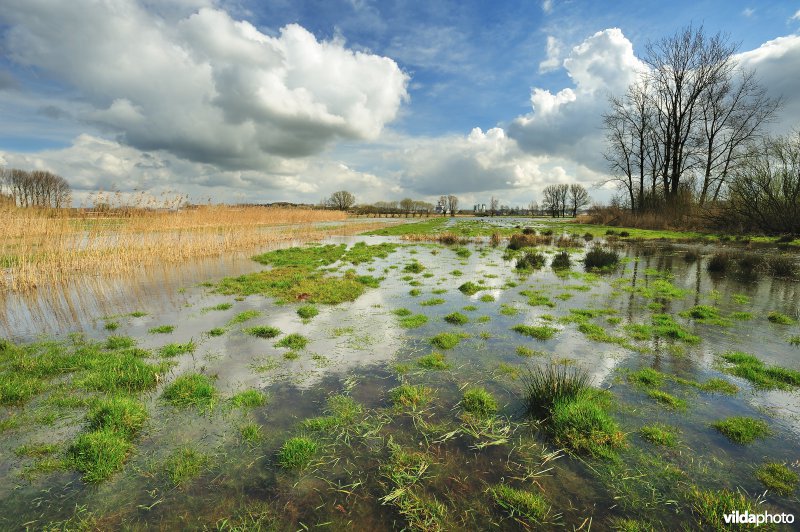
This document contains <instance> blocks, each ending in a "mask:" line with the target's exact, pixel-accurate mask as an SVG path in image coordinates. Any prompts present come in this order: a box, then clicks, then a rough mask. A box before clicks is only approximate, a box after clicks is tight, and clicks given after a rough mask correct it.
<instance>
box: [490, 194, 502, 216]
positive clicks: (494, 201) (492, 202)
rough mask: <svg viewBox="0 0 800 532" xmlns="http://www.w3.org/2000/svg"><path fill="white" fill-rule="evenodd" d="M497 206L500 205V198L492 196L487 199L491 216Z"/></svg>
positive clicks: (495, 211)
mask: <svg viewBox="0 0 800 532" xmlns="http://www.w3.org/2000/svg"><path fill="white" fill-rule="evenodd" d="M499 206H500V200H499V199H497V198H495V197H494V196H492V197H491V199H490V200H489V211H490V213H491V215H492V216H494V215H495V213H497V208H498V207H499Z"/></svg>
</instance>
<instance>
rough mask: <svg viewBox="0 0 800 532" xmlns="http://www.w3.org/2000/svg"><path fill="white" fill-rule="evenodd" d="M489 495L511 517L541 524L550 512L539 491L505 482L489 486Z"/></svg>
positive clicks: (548, 505)
mask: <svg viewBox="0 0 800 532" xmlns="http://www.w3.org/2000/svg"><path fill="white" fill-rule="evenodd" d="M489 495H490V496H491V498H492V500H494V502H495V504H496V505H497V506H499V507H500V508H502V509H503V510H504V511H505V512H506V513H507V514H508V516H509V517H511V518H522V519H525V520H527V521H530V522H531V523H533V524H541V523H542V522H543V521H545V519H546V518H547V515H548V514H549V513H550V504H549V503H548V502H547V499H545V498H544V496H543V495H541V494H539V493H534V492H532V491H527V490H520V489H516V488H512V487H511V486H509V485H507V484H496V485H495V486H492V487H491V488H489ZM526 528H527V527H526Z"/></svg>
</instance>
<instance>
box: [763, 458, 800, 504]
mask: <svg viewBox="0 0 800 532" xmlns="http://www.w3.org/2000/svg"><path fill="white" fill-rule="evenodd" d="M756 478H757V479H758V480H759V481H761V483H762V484H764V486H766V487H767V488H768V489H771V490H772V491H774V492H775V493H777V494H779V495H783V496H785V497H786V496H789V495H791V494H792V493H794V490H795V489H796V488H797V483H798V475H797V473H795V472H794V471H792V470H791V469H789V468H788V467H786V464H781V463H779V462H767V463H765V464H762V465H761V466H759V468H758V469H757V470H756Z"/></svg>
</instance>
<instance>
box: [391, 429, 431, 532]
mask: <svg viewBox="0 0 800 532" xmlns="http://www.w3.org/2000/svg"><path fill="white" fill-rule="evenodd" d="M390 451H391V452H390V457H389V460H388V461H387V462H386V463H384V464H382V465H381V468H380V472H381V475H382V476H383V477H384V478H385V479H386V480H387V481H388V483H389V489H390V491H389V493H388V494H387V495H385V496H384V497H382V498H381V502H383V503H384V504H391V505H392V506H394V507H395V508H396V509H397V511H398V513H399V514H400V515H401V516H402V517H403V519H404V520H405V521H406V523H405V524H406V525H407V529H408V530H444V529H445V527H444V524H443V521H444V518H445V516H446V515H447V507H446V506H445V505H444V504H441V503H439V502H438V501H437V500H436V499H435V498H432V497H431V496H430V495H428V494H427V493H425V492H424V491H423V490H421V489H419V484H420V483H421V481H422V480H423V478H425V473H426V472H427V471H428V469H429V468H430V467H431V459H430V457H429V456H428V455H426V454H423V453H419V452H407V451H404V450H403V449H402V448H401V447H400V446H399V445H397V444H394V443H390Z"/></svg>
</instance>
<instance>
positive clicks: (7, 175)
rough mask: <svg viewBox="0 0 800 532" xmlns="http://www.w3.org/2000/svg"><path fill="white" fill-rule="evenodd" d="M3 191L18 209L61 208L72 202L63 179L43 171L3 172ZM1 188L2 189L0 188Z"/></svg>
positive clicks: (17, 170)
mask: <svg viewBox="0 0 800 532" xmlns="http://www.w3.org/2000/svg"><path fill="white" fill-rule="evenodd" d="M3 174H4V175H3V182H4V183H5V189H6V190H8V192H9V194H10V196H11V197H12V198H13V201H14V203H15V204H16V205H18V206H20V207H49V208H55V209H58V208H63V207H67V206H69V204H70V202H71V200H72V190H71V189H70V186H69V183H67V181H66V179H64V178H63V177H61V176H59V175H56V174H54V173H52V172H47V171H44V170H35V171H33V172H26V171H25V170H20V169H17V168H12V169H11V170H6V171H4V172H3ZM0 188H2V187H0Z"/></svg>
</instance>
